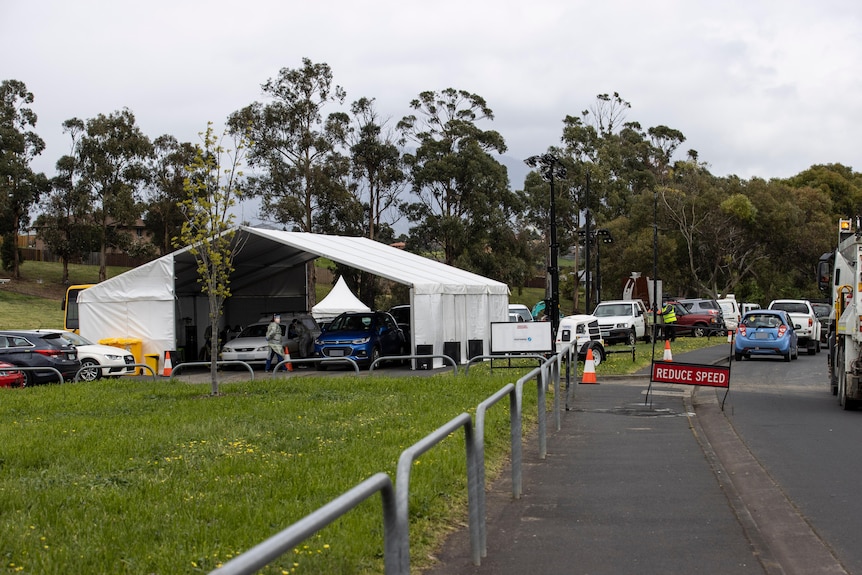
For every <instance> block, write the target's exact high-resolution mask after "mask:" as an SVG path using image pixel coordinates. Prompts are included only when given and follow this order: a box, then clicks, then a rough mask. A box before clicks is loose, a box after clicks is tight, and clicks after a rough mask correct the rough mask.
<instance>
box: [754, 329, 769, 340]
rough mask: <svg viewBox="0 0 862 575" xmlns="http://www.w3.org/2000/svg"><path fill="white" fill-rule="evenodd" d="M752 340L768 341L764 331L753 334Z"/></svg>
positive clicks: (767, 335)
mask: <svg viewBox="0 0 862 575" xmlns="http://www.w3.org/2000/svg"><path fill="white" fill-rule="evenodd" d="M754 339H769V334H768V333H766V332H764V331H760V332H757V333H756V334H754Z"/></svg>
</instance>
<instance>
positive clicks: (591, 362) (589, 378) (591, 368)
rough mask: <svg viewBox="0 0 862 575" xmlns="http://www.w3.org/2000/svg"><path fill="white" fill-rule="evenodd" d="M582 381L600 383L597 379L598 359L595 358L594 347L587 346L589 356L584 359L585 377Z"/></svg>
mask: <svg viewBox="0 0 862 575" xmlns="http://www.w3.org/2000/svg"><path fill="white" fill-rule="evenodd" d="M581 383H598V382H597V381H596V360H595V359H593V349H592V348H587V358H586V359H585V360H584V377H582V378H581Z"/></svg>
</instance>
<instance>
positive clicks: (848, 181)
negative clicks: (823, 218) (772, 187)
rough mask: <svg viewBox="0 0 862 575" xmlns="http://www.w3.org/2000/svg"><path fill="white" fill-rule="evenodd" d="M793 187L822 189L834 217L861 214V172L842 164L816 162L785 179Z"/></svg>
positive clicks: (848, 216)
mask: <svg viewBox="0 0 862 575" xmlns="http://www.w3.org/2000/svg"><path fill="white" fill-rule="evenodd" d="M786 183H787V184H788V185H790V186H792V187H794V188H801V187H806V186H807V187H812V188H817V189H819V190H823V191H824V192H826V193H827V194H829V197H830V199H831V200H832V213H833V214H834V215H835V218H836V219H839V218H851V217H856V216H859V215H862V174H860V173H858V172H854V171H853V169H852V168H850V167H849V166H844V165H842V164H816V165H813V166H811V167H810V168H808V169H807V170H803V171H802V172H800V173H798V174H796V175H795V176H792V177H790V178H788V179H787V180H786Z"/></svg>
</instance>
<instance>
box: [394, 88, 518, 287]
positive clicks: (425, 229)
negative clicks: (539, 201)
mask: <svg viewBox="0 0 862 575" xmlns="http://www.w3.org/2000/svg"><path fill="white" fill-rule="evenodd" d="M410 107H411V108H412V109H413V110H414V111H415V113H414V114H411V115H409V116H405V117H404V118H403V119H402V120H401V121H400V122H399V123H398V129H399V130H400V132H401V136H402V137H401V141H400V143H401V144H402V145H404V144H406V143H407V142H410V143H411V144H413V145H415V146H416V148H415V151H414V152H413V153H408V154H405V156H404V161H405V163H406V164H407V167H408V169H409V173H410V181H411V184H412V194H413V196H414V198H415V201H413V202H409V203H407V205H406V206H405V208H404V209H405V212H406V215H407V218H408V220H409V221H410V222H412V223H415V224H416V226H415V227H414V228H413V229H411V236H413V235H414V234H415V235H416V237H417V238H424V240H425V244H426V245H425V246H424V247H425V249H426V250H433V251H437V250H439V251H441V252H442V260H443V261H444V262H446V263H447V264H455V263H456V261H457V260H458V259H459V257H461V256H462V255H464V254H466V253H467V252H469V251H470V250H476V249H478V250H487V252H486V253H487V254H488V257H496V258H506V257H509V255H510V254H506V253H505V250H503V249H502V246H499V245H495V244H493V243H492V242H493V241H494V237H495V236H496V235H497V233H498V231H499V230H495V229H494V228H495V227H497V226H505V227H511V226H512V222H513V220H514V214H515V213H516V210H517V209H518V207H519V205H518V198H517V196H516V195H515V194H514V193H513V192H511V191H510V190H509V178H508V175H507V172H506V168H505V166H503V165H502V164H500V162H498V161H497V160H496V159H495V158H494V157H493V156H492V155H491V154H492V153H496V154H502V153H504V152H505V151H506V144H505V141H504V140H503V137H502V136H501V135H500V134H499V133H498V132H496V131H494V130H483V129H481V128H480V127H479V125H478V123H479V122H482V121H483V120H493V119H494V114H493V112H492V110H491V109H490V108H489V107H488V105H487V104H486V102H485V100H484V99H483V98H481V97H480V96H478V95H476V94H471V93H469V92H466V91H464V90H455V89H453V88H447V89H445V90H443V91H442V92H439V93H438V92H433V91H426V92H422V93H421V94H419V97H418V98H416V99H414V100H413V101H412V102H411V103H410ZM471 259H475V258H472V257H471V258H468V260H467V261H470V260H471ZM497 279H500V280H502V281H505V278H497Z"/></svg>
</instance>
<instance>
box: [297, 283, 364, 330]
mask: <svg viewBox="0 0 862 575" xmlns="http://www.w3.org/2000/svg"><path fill="white" fill-rule="evenodd" d="M351 311H371V308H370V307H368V306H367V305H365V304H364V303H362V302H361V301H360V300H359V298H358V297H356V296H355V295H353V292H352V291H350V288H349V287H347V282H346V281H344V276H341V277H339V278H338V281H337V282H335V285H334V286H333V287H332V291H330V292H329V294H327V296H326V297H325V298H323V299H322V300H320V302H319V303H318V304H317V305H315V306H313V307H312V308H311V315H312V316H313V317H314V319H315V321H317V323H319V324H325V323H329V322H330V321H332V320H333V319H335V318H336V317H338V316H339V315H341V314H342V313H345V312H351Z"/></svg>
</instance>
